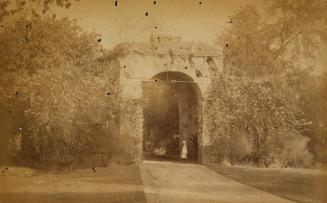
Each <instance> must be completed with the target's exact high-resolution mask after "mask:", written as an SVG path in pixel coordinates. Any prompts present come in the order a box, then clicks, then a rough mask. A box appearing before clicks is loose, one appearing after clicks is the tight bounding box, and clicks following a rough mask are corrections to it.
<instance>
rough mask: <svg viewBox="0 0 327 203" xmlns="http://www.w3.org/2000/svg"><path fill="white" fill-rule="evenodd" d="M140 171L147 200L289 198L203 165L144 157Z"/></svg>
mask: <svg viewBox="0 0 327 203" xmlns="http://www.w3.org/2000/svg"><path fill="white" fill-rule="evenodd" d="M141 175H142V179H143V184H144V190H145V193H146V199H147V202H148V203H152V202H155V203H163V202H185V203H186V202H187V203H191V202H232V203H234V202H242V203H243V202H248V203H255V202H258V203H263V202H264V203H273V202H274V203H275V202H276V203H284V202H285V203H286V202H292V201H289V200H286V199H283V198H281V197H278V196H275V195H272V194H269V193H267V192H264V191H261V190H258V189H255V188H252V187H250V186H246V185H244V184H241V183H238V182H236V181H233V180H231V179H228V178H226V177H224V176H222V175H219V174H217V173H215V172H214V171H212V170H210V169H209V168H207V167H206V166H203V165H196V164H182V163H172V162H156V161H144V162H143V165H142V166H141Z"/></svg>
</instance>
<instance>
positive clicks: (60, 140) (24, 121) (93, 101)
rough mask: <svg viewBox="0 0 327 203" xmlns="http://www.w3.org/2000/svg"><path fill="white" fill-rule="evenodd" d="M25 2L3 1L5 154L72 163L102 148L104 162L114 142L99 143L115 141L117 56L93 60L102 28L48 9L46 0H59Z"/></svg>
mask: <svg viewBox="0 0 327 203" xmlns="http://www.w3.org/2000/svg"><path fill="white" fill-rule="evenodd" d="M23 2H25V1H16V3H17V4H14V3H13V1H11V4H8V2H7V4H6V3H3V4H1V9H2V13H1V14H2V15H1V16H2V18H1V21H0V22H1V25H2V26H1V30H0V53H1V54H0V68H1V69H0V77H1V79H0V83H1V85H0V94H1V97H0V108H1V112H0V119H1V123H2V124H5V125H4V126H3V127H1V139H2V141H3V146H1V150H2V152H1V155H3V157H2V159H5V158H6V157H8V155H9V157H11V158H14V161H16V162H17V161H19V160H24V163H27V164H29V165H33V166H62V167H72V166H74V165H77V164H83V163H85V162H86V161H88V162H90V161H89V160H90V159H89V156H90V155H94V154H101V156H102V159H103V162H107V161H108V159H109V158H110V157H111V155H112V153H113V146H114V145H113V146H106V147H105V148H104V147H103V148H101V144H104V143H112V140H110V139H112V137H111V135H112V133H113V131H114V130H115V129H114V127H115V122H116V120H115V118H116V116H117V102H118V94H117V93H118V89H117V79H118V72H117V70H115V67H116V66H114V65H113V64H112V63H114V62H106V61H99V60H96V59H97V58H98V57H99V56H100V54H99V53H100V50H101V49H102V47H101V45H100V44H99V42H98V39H99V37H100V36H99V35H97V34H96V33H86V32H84V31H83V30H82V29H81V27H79V26H78V25H77V24H76V22H75V21H72V20H70V19H67V18H62V19H57V18H56V17H55V16H54V15H52V16H51V17H50V13H48V12H47V10H48V9H49V8H48V6H49V5H50V4H51V3H57V4H58V3H59V5H58V6H60V5H61V4H60V1H56V2H52V1H49V2H48V1H45V2H44V5H43V6H44V9H41V10H40V8H43V7H42V6H40V5H39V4H40V3H42V2H43V1H26V2H25V3H23ZM48 4H49V5H48ZM25 5H28V6H25ZM66 7H69V6H66ZM35 8H37V9H35ZM4 11H6V12H4ZM7 11H8V12H7ZM15 139H16V140H17V139H20V141H19V140H18V142H15ZM108 140H109V141H108ZM8 143H9V145H8ZM17 143H21V146H18V145H16V144H17ZM102 149H106V150H102ZM17 153H21V154H17ZM19 158H20V159H19ZM15 159H16V160H15ZM11 160H12V159H11ZM7 161H10V160H7ZM104 164H105V163H104Z"/></svg>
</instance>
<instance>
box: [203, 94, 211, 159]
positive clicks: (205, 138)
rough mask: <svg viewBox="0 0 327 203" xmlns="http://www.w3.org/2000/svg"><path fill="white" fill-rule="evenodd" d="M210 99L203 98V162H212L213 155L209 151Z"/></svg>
mask: <svg viewBox="0 0 327 203" xmlns="http://www.w3.org/2000/svg"><path fill="white" fill-rule="evenodd" d="M208 106H209V105H208V101H207V100H206V99H203V100H202V108H203V118H202V119H203V133H202V148H201V149H202V159H203V160H202V163H203V164H210V163H211V162H212V157H211V154H210V151H209V147H210V144H211V143H210V128H209V125H210V118H209V114H208V113H207V112H208V110H209V108H208Z"/></svg>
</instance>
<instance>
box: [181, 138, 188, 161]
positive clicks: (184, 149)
mask: <svg viewBox="0 0 327 203" xmlns="http://www.w3.org/2000/svg"><path fill="white" fill-rule="evenodd" d="M181 158H182V159H186V158H187V146H186V141H185V140H183V146H182V153H181Z"/></svg>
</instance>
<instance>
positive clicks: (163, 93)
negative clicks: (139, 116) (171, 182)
mask: <svg viewBox="0 0 327 203" xmlns="http://www.w3.org/2000/svg"><path fill="white" fill-rule="evenodd" d="M143 96H144V99H145V101H146V102H145V106H144V109H143V115H144V124H143V157H144V159H160V160H176V161H177V160H181V159H180V157H181V151H182V146H183V144H182V142H183V141H186V145H187V151H188V154H187V159H186V160H187V161H190V162H201V154H202V152H201V141H202V140H201V137H202V106H201V93H200V90H199V87H198V85H197V84H196V83H195V82H194V81H193V79H192V78H191V77H189V76H188V75H186V74H184V73H181V72H162V73H159V74H157V75H155V76H154V77H153V78H152V80H150V81H145V82H144V83H143Z"/></svg>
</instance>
